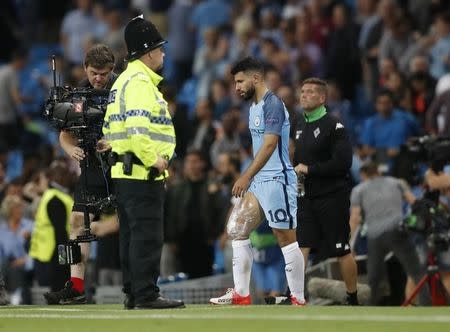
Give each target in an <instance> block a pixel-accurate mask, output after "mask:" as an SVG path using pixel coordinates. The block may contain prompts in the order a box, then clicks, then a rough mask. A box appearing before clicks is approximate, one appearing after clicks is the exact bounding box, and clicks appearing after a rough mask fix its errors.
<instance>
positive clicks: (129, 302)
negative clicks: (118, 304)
mask: <svg viewBox="0 0 450 332" xmlns="http://www.w3.org/2000/svg"><path fill="white" fill-rule="evenodd" d="M134 307H135V304H134V296H133V295H131V294H125V300H123V308H124V309H126V310H133V309H134Z"/></svg>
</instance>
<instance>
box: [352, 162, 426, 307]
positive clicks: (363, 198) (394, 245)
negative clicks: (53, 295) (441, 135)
mask: <svg viewBox="0 0 450 332" xmlns="http://www.w3.org/2000/svg"><path fill="white" fill-rule="evenodd" d="M378 169H379V166H378V164H377V163H375V162H370V163H367V164H365V165H363V166H362V167H361V168H360V175H361V179H362V180H363V182H361V183H360V184H358V185H357V186H356V187H355V188H353V190H352V194H351V214H350V226H351V229H352V233H353V232H354V230H355V229H356V228H357V226H358V224H359V223H360V222H361V221H362V217H363V216H364V223H365V225H366V226H367V234H366V237H367V246H368V261H367V274H368V282H369V286H370V289H371V296H370V305H381V304H382V300H383V299H382V293H381V287H380V282H381V280H382V278H383V277H384V276H385V273H386V266H385V263H384V258H385V256H386V255H387V254H388V253H389V252H390V251H392V252H393V253H394V255H395V256H396V257H397V258H398V260H399V261H400V263H401V264H402V266H403V269H404V270H405V271H406V273H407V274H408V276H410V277H411V278H412V279H413V280H414V281H415V282H416V283H419V281H420V279H421V278H422V277H423V276H424V275H425V271H424V270H423V269H422V268H421V267H420V264H419V258H418V257H417V254H416V252H415V248H414V245H413V243H412V241H411V239H410V238H409V237H408V234H407V233H406V232H404V231H402V230H401V229H400V227H399V226H400V223H401V221H402V220H403V203H404V202H405V201H406V202H408V203H410V204H412V203H413V202H414V201H415V197H414V195H413V194H412V192H411V191H410V190H409V188H408V186H407V184H406V182H404V181H402V180H400V179H397V178H393V177H390V176H382V175H380V173H379V171H378ZM352 235H353V234H352ZM419 300H420V303H421V304H422V305H427V304H429V301H430V299H429V293H428V289H427V288H423V289H422V291H421V292H420V293H419Z"/></svg>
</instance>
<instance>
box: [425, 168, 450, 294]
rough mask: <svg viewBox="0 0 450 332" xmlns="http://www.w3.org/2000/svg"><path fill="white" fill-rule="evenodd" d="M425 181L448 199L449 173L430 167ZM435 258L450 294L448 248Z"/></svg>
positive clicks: (449, 255)
mask: <svg viewBox="0 0 450 332" xmlns="http://www.w3.org/2000/svg"><path fill="white" fill-rule="evenodd" d="M425 183H426V185H427V186H428V189H429V190H439V191H440V193H441V194H442V195H444V196H445V198H447V199H448V200H450V173H447V172H439V173H436V172H435V171H433V170H432V169H431V168H430V169H428V170H427V171H426V173H425ZM448 222H450V221H448ZM437 260H438V266H439V272H440V274H441V281H442V284H443V285H444V287H445V289H446V290H447V293H448V294H450V249H447V250H445V251H441V252H438V253H437Z"/></svg>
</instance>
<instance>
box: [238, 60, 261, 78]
mask: <svg viewBox="0 0 450 332" xmlns="http://www.w3.org/2000/svg"><path fill="white" fill-rule="evenodd" d="M241 71H242V72H248V71H256V72H258V73H261V74H262V75H264V65H263V63H262V62H261V61H259V60H258V59H256V58H253V57H246V58H244V59H242V60H240V61H239V62H237V63H235V64H234V65H233V67H232V68H231V74H232V75H236V74H237V73H239V72H241Z"/></svg>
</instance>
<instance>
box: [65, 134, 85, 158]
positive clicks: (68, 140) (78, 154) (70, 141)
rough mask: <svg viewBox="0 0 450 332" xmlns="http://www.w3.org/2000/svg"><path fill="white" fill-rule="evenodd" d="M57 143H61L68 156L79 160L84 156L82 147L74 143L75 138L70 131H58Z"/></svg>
mask: <svg viewBox="0 0 450 332" xmlns="http://www.w3.org/2000/svg"><path fill="white" fill-rule="evenodd" d="M59 144H61V147H62V148H63V150H64V152H66V153H67V155H68V156H69V157H70V158H73V159H75V160H77V161H81V160H83V158H84V157H85V155H84V151H83V149H81V148H80V147H78V146H77V145H76V140H75V138H74V137H73V136H72V135H71V134H70V133H68V132H66V131H61V132H60V133H59Z"/></svg>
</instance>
